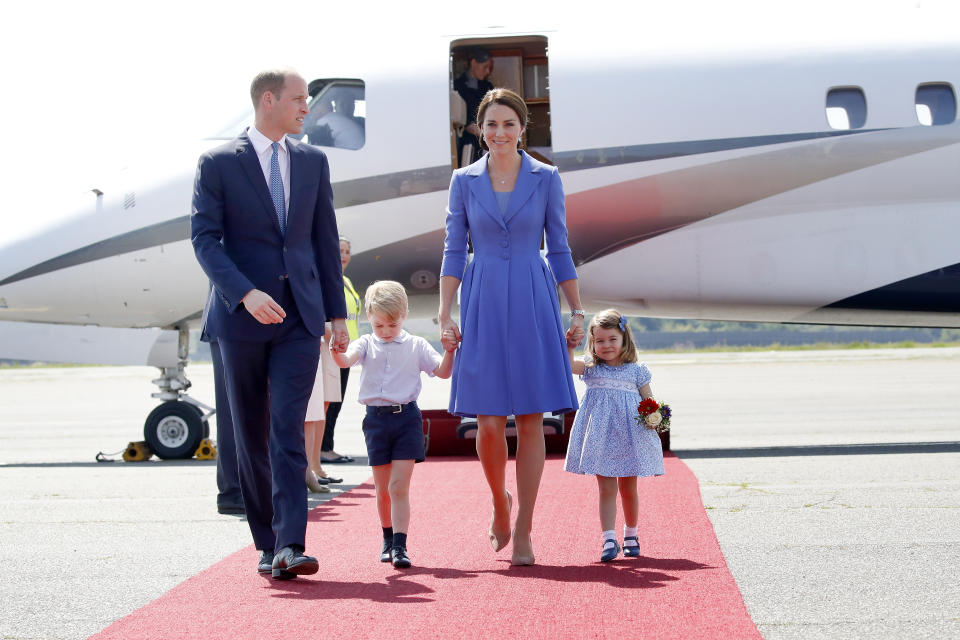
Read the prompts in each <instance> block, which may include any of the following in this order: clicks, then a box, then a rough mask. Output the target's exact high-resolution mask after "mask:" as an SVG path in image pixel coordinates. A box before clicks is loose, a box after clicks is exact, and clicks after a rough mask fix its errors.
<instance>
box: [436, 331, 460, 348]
mask: <svg viewBox="0 0 960 640" xmlns="http://www.w3.org/2000/svg"><path fill="white" fill-rule="evenodd" d="M440 343H441V344H442V345H443V349H444V351H456V350H457V346H458V345H457V338H456V337H455V336H454V333H453V329H447V330H446V331H444V332H443V333H442V334H441V335H440Z"/></svg>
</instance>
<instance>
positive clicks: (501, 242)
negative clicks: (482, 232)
mask: <svg viewBox="0 0 960 640" xmlns="http://www.w3.org/2000/svg"><path fill="white" fill-rule="evenodd" d="M500 246H501V247H509V246H510V243H509V242H507V241H506V240H501V241H500Z"/></svg>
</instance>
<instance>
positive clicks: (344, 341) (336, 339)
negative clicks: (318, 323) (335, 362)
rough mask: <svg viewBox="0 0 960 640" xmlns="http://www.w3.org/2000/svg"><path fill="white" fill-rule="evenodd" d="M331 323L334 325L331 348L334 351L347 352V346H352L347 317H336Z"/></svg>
mask: <svg viewBox="0 0 960 640" xmlns="http://www.w3.org/2000/svg"><path fill="white" fill-rule="evenodd" d="M330 324H331V325H332V326H333V339H332V340H331V341H330V350H331V351H333V352H334V353H345V352H346V350H347V347H348V346H350V334H349V333H348V332H347V320H346V318H334V319H333V320H331V322H330Z"/></svg>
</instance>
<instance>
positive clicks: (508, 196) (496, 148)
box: [439, 89, 583, 565]
mask: <svg viewBox="0 0 960 640" xmlns="http://www.w3.org/2000/svg"><path fill="white" fill-rule="evenodd" d="M477 124H478V126H479V127H480V130H481V131H482V133H483V137H482V139H481V145H482V146H483V147H484V148H485V149H488V151H489V153H487V155H485V156H484V157H483V158H481V159H480V160H478V161H477V162H475V163H473V164H471V165H469V166H467V167H464V168H463V169H460V170H458V171H456V172H454V174H453V179H452V180H451V182H450V204H449V207H448V209H447V222H446V229H447V238H446V245H445V247H444V252H443V266H442V268H441V278H440V313H439V322H440V327H441V330H442V332H443V336H444V340H457V341H459V342H460V353H459V354H458V355H457V360H456V364H455V365H454V372H453V384H452V390H451V397H450V412H451V413H454V414H456V415H459V416H470V417H473V416H476V417H477V423H478V432H477V454H478V456H479V458H480V463H481V464H482V466H483V471H484V475H485V476H486V479H487V483H488V484H489V485H490V491H491V493H492V497H493V518H492V520H491V522H490V531H489V536H490V543H491V545H492V546H493V548H494V550H495V551H499V550H500V549H502V548H503V547H505V546H506V545H507V543H508V542H509V541H510V539H511V536H512V538H513V557H512V562H513V564H521V565H522V564H533V562H534V555H533V544H532V542H531V539H530V531H531V528H532V525H533V508H534V505H535V504H536V500H537V491H538V490H539V487H540V476H541V475H542V473H543V461H544V440H543V413H544V412H546V411H561V412H566V411H573V410H576V408H577V397H576V393H575V390H574V386H573V378H572V376H571V374H570V363H569V359H568V355H567V346H566V343H567V340H571V341H574V342H577V343H579V341H580V340H582V339H583V311H582V310H581V305H580V294H579V290H578V288H577V272H576V269H575V268H574V266H573V260H572V258H571V257H570V248H569V247H568V246H567V229H566V221H565V220H566V214H565V209H564V196H563V187H562V185H561V184H560V176H559V175H558V173H557V170H556V168H555V167H552V166H550V165H546V164H543V163H541V162H538V161H537V160H535V159H534V158H531V157H530V156H529V155H527V154H526V153H524V152H523V151H520V150H518V148H517V147H518V143H519V141H520V139H521V136H522V135H523V131H524V129H525V127H526V124H527V107H526V105H525V104H524V102H523V99H522V98H521V97H520V96H518V95H517V94H516V93H514V92H512V91H510V90H508V89H494V90H492V91H490V92H488V93H487V95H486V96H485V97H484V99H483V101H482V102H481V103H480V107H479V108H478V110H477ZM544 233H546V241H547V260H546V262H545V261H544V259H543V257H542V256H541V254H540V244H541V239H542V238H543V236H544ZM468 235H469V238H470V240H471V241H472V244H473V251H474V255H473V260H472V261H471V262H470V264H469V266H468V265H467V240H468ZM547 263H549V267H548V265H547ZM558 282H559V284H560V289H561V290H562V291H563V294H564V297H565V298H566V299H567V303H568V304H569V305H570V309H571V322H570V329H569V330H568V331H567V332H566V335H565V334H564V328H563V322H562V321H561V318H560V306H559V301H558V300H557V291H556V290H557V283H558ZM458 287H460V288H461V291H460V321H461V323H462V325H463V326H462V333H461V329H460V328H459V327H458V326H457V324H456V322H454V321H453V319H452V318H451V307H452V305H453V300H454V297H455V296H456V292H457V288H458ZM510 415H514V416H515V422H516V426H517V493H518V496H517V498H518V509H517V519H516V523H515V525H514V528H513V531H512V532H511V528H510V510H511V507H512V502H513V496H512V495H511V494H510V493H509V492H508V491H507V490H506V464H507V441H506V436H505V429H506V422H507V417H508V416H510Z"/></svg>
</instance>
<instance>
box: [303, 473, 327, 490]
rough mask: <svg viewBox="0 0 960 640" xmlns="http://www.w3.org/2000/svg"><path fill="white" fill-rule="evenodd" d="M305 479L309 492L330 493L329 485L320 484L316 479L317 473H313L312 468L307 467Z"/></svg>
mask: <svg viewBox="0 0 960 640" xmlns="http://www.w3.org/2000/svg"><path fill="white" fill-rule="evenodd" d="M305 480H306V482H307V489H310V492H311V493H330V487H328V486H327V485H325V484H320V482H319V481H318V480H317V474H315V473H314V472H313V470H312V469H307V473H306V478H305Z"/></svg>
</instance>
